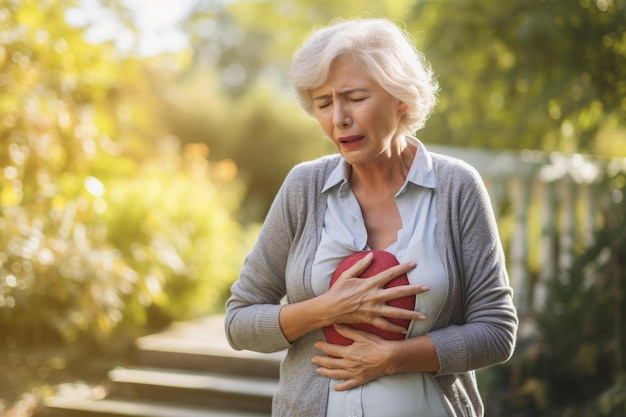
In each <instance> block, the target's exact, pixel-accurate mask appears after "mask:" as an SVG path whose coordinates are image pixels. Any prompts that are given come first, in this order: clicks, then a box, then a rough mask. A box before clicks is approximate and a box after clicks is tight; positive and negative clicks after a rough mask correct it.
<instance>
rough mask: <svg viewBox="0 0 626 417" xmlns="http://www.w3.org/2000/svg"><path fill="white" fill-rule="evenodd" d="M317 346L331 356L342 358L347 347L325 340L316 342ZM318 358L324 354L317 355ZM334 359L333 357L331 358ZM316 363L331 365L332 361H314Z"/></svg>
mask: <svg viewBox="0 0 626 417" xmlns="http://www.w3.org/2000/svg"><path fill="white" fill-rule="evenodd" d="M314 346H315V348H316V349H318V350H320V351H322V352H324V353H325V354H327V355H328V356H331V357H333V358H341V357H343V351H344V349H345V346H342V345H335V344H332V343H328V342H324V341H321V340H319V341H317V342H315V344H314ZM317 357H318V358H323V356H317ZM331 359H332V358H331ZM314 363H315V364H316V365H320V366H327V365H330V364H331V363H330V362H324V363H321V362H320V363H318V362H314Z"/></svg>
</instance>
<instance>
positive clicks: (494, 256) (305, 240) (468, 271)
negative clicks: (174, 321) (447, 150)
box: [225, 153, 518, 417]
mask: <svg viewBox="0 0 626 417" xmlns="http://www.w3.org/2000/svg"><path fill="white" fill-rule="evenodd" d="M431 155H432V159H433V167H434V169H435V177H436V188H435V195H436V202H437V213H438V214H437V246H438V248H439V252H440V254H441V259H442V261H443V263H444V266H445V268H446V272H447V275H448V281H449V282H448V294H447V296H446V298H445V301H444V304H443V307H442V308H441V311H440V312H439V315H438V316H437V317H436V318H435V322H434V326H433V330H432V331H431V332H429V333H428V336H429V337H430V338H431V339H432V341H433V343H434V345H435V348H436V350H437V353H438V355H439V361H440V364H441V369H440V370H439V372H438V373H437V374H436V375H432V377H433V378H434V381H435V383H436V386H438V387H439V388H440V390H441V394H442V397H443V399H444V403H445V404H446V406H447V407H448V409H449V414H450V416H472V417H476V416H481V415H483V405H482V401H481V398H480V395H479V392H478V388H477V385H476V380H475V375H474V370H476V369H478V368H482V367H487V366H491V365H495V364H498V363H501V362H504V361H506V360H508V359H509V358H510V356H511V355H512V353H513V350H514V347H515V339H516V332H517V324H518V321H517V315H516V311H515V307H514V305H513V300H512V295H513V294H512V289H511V287H510V286H509V279H508V275H507V272H506V269H505V262H504V255H503V251H502V245H501V242H500V238H499V234H498V230H497V226H496V221H495V217H494V215H493V210H492V208H491V203H490V201H489V197H488V194H487V191H486V188H485V187H484V184H483V182H482V180H481V178H480V176H479V175H478V173H477V172H476V170H475V169H473V168H472V167H470V166H469V165H467V164H465V163H464V162H462V161H459V160H457V159H453V158H450V157H447V156H443V155H439V154H435V153H431ZM340 160H341V158H340V157H339V156H338V155H332V156H326V157H322V158H320V159H317V160H315V161H310V162H305V163H302V164H300V165H298V166H296V167H294V168H293V169H292V170H291V172H290V173H289V175H288V176H287V178H286V179H285V181H284V183H283V185H282V187H281V189H280V190H279V192H278V194H277V195H276V198H275V200H274V203H273V204H272V207H271V208H270V211H269V213H268V215H267V217H266V219H265V222H264V224H263V227H262V228H261V231H260V234H259V237H258V241H257V243H256V245H255V247H254V249H253V250H252V252H251V253H250V254H249V255H248V256H247V258H246V260H245V262H244V265H243V268H242V270H241V273H240V276H239V280H238V281H237V282H236V283H235V284H233V286H232V289H231V297H230V299H229V300H228V302H227V304H226V319H225V327H226V335H227V338H228V340H229V343H230V344H231V346H232V347H233V348H235V349H247V350H253V351H257V352H275V351H279V350H284V349H288V352H287V356H286V357H285V360H284V361H283V363H282V365H281V372H280V382H279V389H278V392H277V394H276V396H275V397H274V402H273V411H272V415H273V416H278V417H317V416H319V417H323V416H325V413H326V402H327V395H328V383H329V381H328V379H327V378H325V377H322V376H320V375H318V374H317V373H316V372H315V369H316V365H314V364H312V363H311V357H312V356H313V355H315V354H319V351H316V349H315V348H314V347H313V343H314V342H315V341H316V340H323V339H324V336H323V333H322V331H321V330H317V331H314V332H311V333H309V334H307V335H305V336H303V337H301V338H300V339H298V340H296V341H294V342H293V343H290V342H289V341H288V340H287V339H286V338H285V337H284V335H283V333H282V331H281V329H280V326H279V322H278V314H279V311H280V308H281V300H283V297H284V296H285V295H286V296H287V300H288V302H298V301H302V300H306V299H310V298H312V297H314V293H313V290H312V288H311V265H312V263H313V259H314V257H315V253H316V250H317V246H318V244H319V242H320V236H321V232H322V224H323V219H324V214H325V210H326V197H325V196H324V195H323V194H322V193H321V189H322V187H323V185H324V183H325V181H326V178H327V177H328V175H329V174H330V172H331V171H332V170H333V169H334V168H335V167H336V166H337V164H338V163H339V161H340Z"/></svg>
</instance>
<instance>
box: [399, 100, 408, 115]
mask: <svg viewBox="0 0 626 417" xmlns="http://www.w3.org/2000/svg"><path fill="white" fill-rule="evenodd" d="M408 111H409V106H408V104H406V103H405V102H403V101H400V103H399V105H398V116H400V117H402V116H404V115H405V114H407V112H408Z"/></svg>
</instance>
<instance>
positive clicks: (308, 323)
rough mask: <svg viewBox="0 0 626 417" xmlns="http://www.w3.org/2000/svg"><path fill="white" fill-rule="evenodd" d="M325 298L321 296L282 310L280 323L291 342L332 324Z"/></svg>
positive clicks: (287, 306) (289, 305) (279, 318)
mask: <svg viewBox="0 0 626 417" xmlns="http://www.w3.org/2000/svg"><path fill="white" fill-rule="evenodd" d="M328 311H329V309H328V308H327V307H326V304H325V297H323V296H319V297H315V298H311V299H309V300H305V301H301V302H299V303H294V304H286V305H284V306H283V307H282V308H281V309H280V314H279V316H278V321H279V324H280V328H281V329H282V331H283V334H284V335H285V338H286V339H287V340H289V341H290V342H293V341H294V340H296V339H298V338H300V337H302V336H304V335H305V334H307V333H310V332H312V331H314V330H317V329H321V328H322V327H325V326H328V325H330V324H332V320H331V318H330V315H329V314H327V313H328Z"/></svg>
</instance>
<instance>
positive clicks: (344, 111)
mask: <svg viewBox="0 0 626 417" xmlns="http://www.w3.org/2000/svg"><path fill="white" fill-rule="evenodd" d="M351 123H352V118H351V117H350V112H349V111H348V108H347V106H346V105H345V104H344V103H342V102H341V101H338V102H336V103H334V106H333V124H334V125H335V126H336V127H340V128H345V127H348V126H350V124H351Z"/></svg>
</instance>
